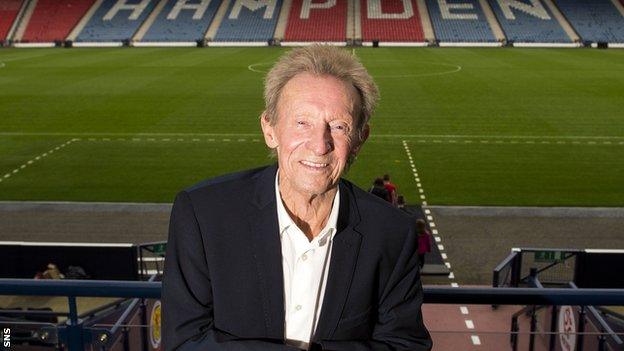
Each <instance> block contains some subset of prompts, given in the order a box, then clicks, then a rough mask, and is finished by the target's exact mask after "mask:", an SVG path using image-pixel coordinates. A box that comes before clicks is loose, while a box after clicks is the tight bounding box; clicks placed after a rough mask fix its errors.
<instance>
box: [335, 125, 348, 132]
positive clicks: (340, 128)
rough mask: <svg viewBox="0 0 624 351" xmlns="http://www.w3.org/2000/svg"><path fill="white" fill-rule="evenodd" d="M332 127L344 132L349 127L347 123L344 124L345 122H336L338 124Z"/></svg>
mask: <svg viewBox="0 0 624 351" xmlns="http://www.w3.org/2000/svg"><path fill="white" fill-rule="evenodd" d="M332 129H333V130H337V131H341V132H344V131H346V130H347V129H348V127H347V126H346V125H344V124H336V125H333V126H332Z"/></svg>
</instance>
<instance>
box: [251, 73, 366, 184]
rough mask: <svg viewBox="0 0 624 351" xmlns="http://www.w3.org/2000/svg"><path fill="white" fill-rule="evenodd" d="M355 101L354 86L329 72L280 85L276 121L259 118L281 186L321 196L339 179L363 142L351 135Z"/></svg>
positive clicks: (357, 97)
mask: <svg viewBox="0 0 624 351" xmlns="http://www.w3.org/2000/svg"><path fill="white" fill-rule="evenodd" d="M359 103H360V102H359V96H358V94H357V91H356V90H355V88H354V87H353V86H351V85H350V84H347V83H345V82H343V81H341V80H339V79H337V78H334V77H331V76H315V75H312V74H309V73H301V74H299V75H297V76H295V77H294V78H292V79H291V80H290V81H289V82H288V83H287V84H286V85H285V86H284V88H283V89H282V93H281V95H280V98H279V102H278V106H277V111H278V118H277V122H276V123H275V125H273V126H271V125H270V124H269V122H268V120H266V119H265V118H264V117H263V118H262V130H263V133H264V137H265V142H266V143H267V145H268V146H269V147H270V148H276V150H277V156H278V163H279V169H280V179H279V180H280V189H282V187H284V189H289V190H293V191H296V192H298V193H300V194H306V195H319V194H322V193H325V192H326V191H328V190H329V189H331V188H332V187H333V186H335V185H336V184H337V183H338V180H339V179H340V176H341V175H342V173H343V171H344V170H345V168H346V166H347V161H348V159H349V156H350V155H352V154H353V155H355V154H356V153H357V151H358V150H359V146H360V145H361V144H358V145H356V142H355V139H354V135H355V130H354V128H355V121H354V118H353V114H354V112H355V109H356V107H357V106H358V104H359ZM367 127H368V126H367ZM365 136H366V135H365Z"/></svg>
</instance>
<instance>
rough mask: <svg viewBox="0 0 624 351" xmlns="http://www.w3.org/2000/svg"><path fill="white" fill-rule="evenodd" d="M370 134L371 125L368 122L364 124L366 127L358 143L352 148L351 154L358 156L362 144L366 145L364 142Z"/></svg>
mask: <svg viewBox="0 0 624 351" xmlns="http://www.w3.org/2000/svg"><path fill="white" fill-rule="evenodd" d="M369 135H370V126H369V125H368V123H366V125H364V128H363V129H362V133H361V134H360V137H359V139H358V141H357V144H356V145H355V146H354V147H353V149H351V155H353V156H357V154H358V153H360V149H362V145H364V142H365V141H366V139H368V136H369Z"/></svg>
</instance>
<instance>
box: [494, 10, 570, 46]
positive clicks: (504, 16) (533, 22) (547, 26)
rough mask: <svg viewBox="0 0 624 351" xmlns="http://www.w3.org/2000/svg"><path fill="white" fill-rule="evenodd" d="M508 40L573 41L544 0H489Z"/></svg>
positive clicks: (528, 41)
mask: <svg viewBox="0 0 624 351" xmlns="http://www.w3.org/2000/svg"><path fill="white" fill-rule="evenodd" d="M489 2H490V6H491V7H492V10H494V14H496V17H497V18H498V22H499V23H500V24H501V27H502V28H503V31H504V32H505V36H506V37H507V39H508V40H513V41H518V42H525V43H564V42H571V40H570V37H568V35H567V34H566V33H565V31H564V30H563V28H562V27H561V25H559V22H558V21H557V19H556V18H555V17H554V16H553V14H552V12H551V11H550V9H549V8H548V6H547V5H546V4H544V2H543V1H542V0H533V1H529V0H514V1H501V0H489Z"/></svg>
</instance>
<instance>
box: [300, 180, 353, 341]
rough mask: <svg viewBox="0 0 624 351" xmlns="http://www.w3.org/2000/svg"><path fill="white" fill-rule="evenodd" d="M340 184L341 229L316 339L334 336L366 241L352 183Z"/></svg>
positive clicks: (335, 238)
mask: <svg viewBox="0 0 624 351" xmlns="http://www.w3.org/2000/svg"><path fill="white" fill-rule="evenodd" d="M339 186H340V199H341V201H340V210H339V211H340V212H339V215H338V232H337V233H336V235H335V236H334V240H333V242H332V245H333V247H332V252H331V261H330V264H329V274H328V276H327V285H326V287H325V295H324V297H323V305H322V307H321V315H320V318H319V322H318V325H317V328H316V332H315V333H314V336H313V338H312V339H313V340H320V339H328V338H331V336H332V335H333V333H334V331H335V330H336V328H337V327H338V321H339V320H340V316H341V315H342V310H343V308H344V306H345V304H346V302H347V296H348V294H349V288H350V287H351V281H352V279H353V273H354V272H355V266H356V263H357V258H358V253H359V251H360V243H361V241H362V236H361V234H360V233H359V232H357V230H355V228H354V227H355V225H356V224H357V223H358V222H359V214H358V213H357V207H356V204H355V202H354V196H353V194H352V189H351V185H350V184H347V183H345V182H344V181H341V182H340V185H339Z"/></svg>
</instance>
